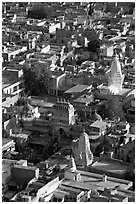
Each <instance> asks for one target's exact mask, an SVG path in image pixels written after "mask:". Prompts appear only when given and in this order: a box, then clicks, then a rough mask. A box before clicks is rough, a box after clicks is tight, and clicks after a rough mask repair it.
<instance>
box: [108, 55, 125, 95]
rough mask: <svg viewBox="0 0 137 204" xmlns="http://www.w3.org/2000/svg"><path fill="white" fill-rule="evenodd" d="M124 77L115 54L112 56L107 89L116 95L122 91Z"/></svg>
mask: <svg viewBox="0 0 137 204" xmlns="http://www.w3.org/2000/svg"><path fill="white" fill-rule="evenodd" d="M123 80H124V75H122V71H121V64H120V62H119V59H118V56H117V54H116V53H114V55H113V60H112V64H111V73H110V77H109V80H108V85H109V89H110V91H111V92H112V93H114V94H117V93H118V92H120V91H122V84H123Z"/></svg>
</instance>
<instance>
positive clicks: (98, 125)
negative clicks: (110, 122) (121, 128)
mask: <svg viewBox="0 0 137 204" xmlns="http://www.w3.org/2000/svg"><path fill="white" fill-rule="evenodd" d="M104 125H107V122H104V121H99V120H97V121H95V122H94V123H92V124H91V125H90V126H91V127H102V126H104Z"/></svg>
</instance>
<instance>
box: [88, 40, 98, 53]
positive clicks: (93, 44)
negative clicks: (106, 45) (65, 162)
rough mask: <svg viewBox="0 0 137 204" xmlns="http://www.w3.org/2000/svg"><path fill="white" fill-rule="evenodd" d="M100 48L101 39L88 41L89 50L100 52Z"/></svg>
mask: <svg viewBox="0 0 137 204" xmlns="http://www.w3.org/2000/svg"><path fill="white" fill-rule="evenodd" d="M99 48H100V41H99V40H93V41H90V42H89V43H88V47H87V49H88V51H89V52H96V53H99Z"/></svg>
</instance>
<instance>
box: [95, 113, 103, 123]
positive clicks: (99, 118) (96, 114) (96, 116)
mask: <svg viewBox="0 0 137 204" xmlns="http://www.w3.org/2000/svg"><path fill="white" fill-rule="evenodd" d="M95 120H99V121H102V118H101V116H100V115H99V114H98V113H97V111H95Z"/></svg>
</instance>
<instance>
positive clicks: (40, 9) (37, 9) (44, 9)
mask: <svg viewBox="0 0 137 204" xmlns="http://www.w3.org/2000/svg"><path fill="white" fill-rule="evenodd" d="M28 17H29V18H35V19H43V18H48V17H56V7H55V6H50V7H49V6H47V4H46V3H44V2H41V3H34V4H33V6H32V8H31V9H30V10H29V11H28Z"/></svg>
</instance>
